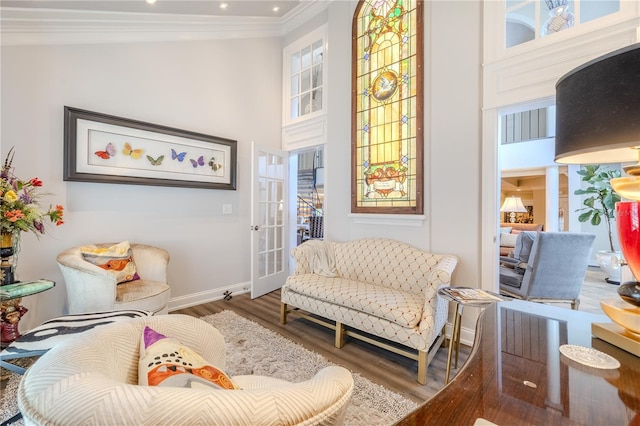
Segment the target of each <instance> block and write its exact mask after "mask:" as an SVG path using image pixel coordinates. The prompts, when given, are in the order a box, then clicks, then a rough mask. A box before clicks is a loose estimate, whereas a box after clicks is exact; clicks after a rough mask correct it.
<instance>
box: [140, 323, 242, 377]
mask: <svg viewBox="0 0 640 426" xmlns="http://www.w3.org/2000/svg"><path fill="white" fill-rule="evenodd" d="M138 384H140V385H143V386H171V387H183V388H204V387H209V388H214V389H236V387H235V385H234V384H233V382H232V381H231V379H230V378H229V376H227V375H226V374H225V373H224V372H223V371H222V370H221V369H220V368H218V367H216V366H214V365H211V364H210V363H209V362H207V361H205V360H204V358H202V356H200V355H199V354H198V353H197V352H195V351H194V350H193V349H191V348H190V347H188V346H187V345H184V344H183V343H182V342H180V341H179V340H178V339H176V338H173V337H167V336H165V335H163V334H161V333H158V332H157V331H155V330H154V329H152V328H151V327H149V326H146V327H145V328H144V330H143V332H142V337H141V341H140V361H139V364H138Z"/></svg>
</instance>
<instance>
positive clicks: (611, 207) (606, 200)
mask: <svg viewBox="0 0 640 426" xmlns="http://www.w3.org/2000/svg"><path fill="white" fill-rule="evenodd" d="M578 174H579V175H580V176H582V181H583V182H587V183H588V184H589V187H588V188H587V189H577V190H575V191H574V192H573V193H574V194H575V195H590V197H587V198H585V199H584V201H583V202H582V204H584V206H585V207H583V208H581V209H578V210H576V211H584V213H582V214H580V216H579V217H578V221H580V222H587V221H590V222H591V224H592V225H593V226H598V225H600V223H601V222H602V218H603V217H604V220H605V222H606V224H607V230H608V231H609V247H610V248H611V251H615V250H614V248H613V232H612V229H611V222H612V221H613V220H615V215H616V203H617V202H618V201H620V196H619V195H618V193H616V192H615V191H614V190H613V188H612V187H611V183H609V181H610V180H611V179H612V178H619V177H620V170H601V169H600V166H599V165H587V166H585V167H584V168H582V169H580V170H578Z"/></svg>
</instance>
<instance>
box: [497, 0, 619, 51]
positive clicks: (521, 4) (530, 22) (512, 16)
mask: <svg viewBox="0 0 640 426" xmlns="http://www.w3.org/2000/svg"><path fill="white" fill-rule="evenodd" d="M620 1H621V0H597V1H594V0H504V7H505V22H504V30H505V47H506V48H510V47H513V46H517V45H519V44H522V43H526V42H528V41H532V40H535V39H538V38H542V37H546V36H549V35H551V34H555V33H558V32H560V31H564V30H568V29H570V28H573V27H577V26H580V25H582V24H584V23H587V22H590V21H594V20H597V19H600V18H603V17H605V16H608V15H611V14H614V13H617V12H619V11H620V6H621V5H620Z"/></svg>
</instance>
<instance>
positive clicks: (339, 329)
mask: <svg viewBox="0 0 640 426" xmlns="http://www.w3.org/2000/svg"><path fill="white" fill-rule="evenodd" d="M335 345H336V348H342V347H343V346H344V326H343V325H342V323H341V322H338V321H336V342H335Z"/></svg>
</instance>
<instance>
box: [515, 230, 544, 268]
mask: <svg viewBox="0 0 640 426" xmlns="http://www.w3.org/2000/svg"><path fill="white" fill-rule="evenodd" d="M537 235H538V233H537V232H532V231H523V232H521V233H520V234H519V236H520V237H519V238H518V240H517V241H516V247H515V248H514V249H513V257H514V258H516V259H518V260H520V261H521V262H525V263H527V262H529V256H530V255H531V247H533V241H534V240H535V239H536V236H537Z"/></svg>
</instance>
